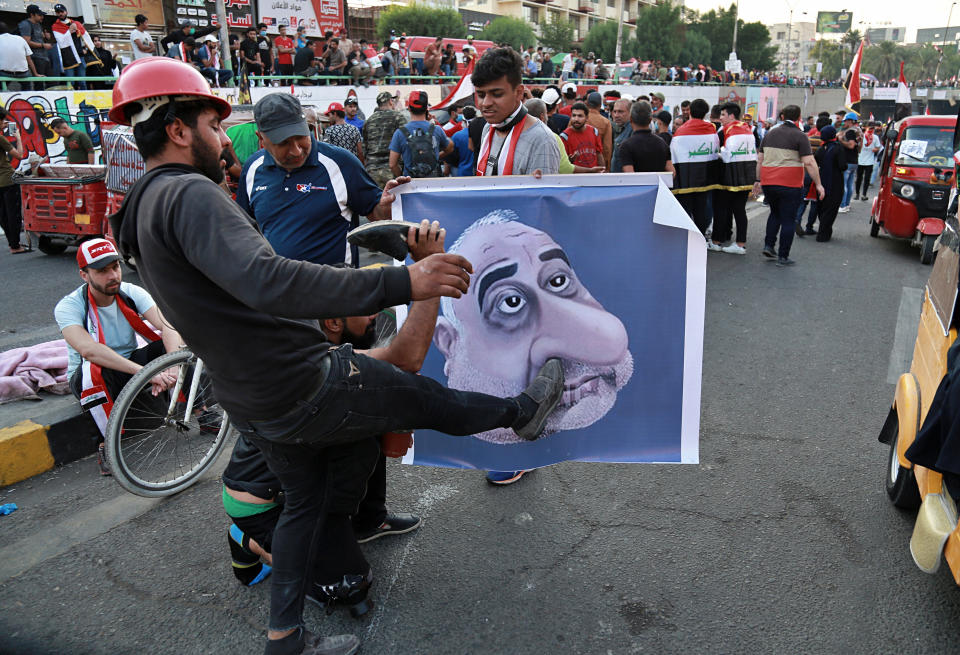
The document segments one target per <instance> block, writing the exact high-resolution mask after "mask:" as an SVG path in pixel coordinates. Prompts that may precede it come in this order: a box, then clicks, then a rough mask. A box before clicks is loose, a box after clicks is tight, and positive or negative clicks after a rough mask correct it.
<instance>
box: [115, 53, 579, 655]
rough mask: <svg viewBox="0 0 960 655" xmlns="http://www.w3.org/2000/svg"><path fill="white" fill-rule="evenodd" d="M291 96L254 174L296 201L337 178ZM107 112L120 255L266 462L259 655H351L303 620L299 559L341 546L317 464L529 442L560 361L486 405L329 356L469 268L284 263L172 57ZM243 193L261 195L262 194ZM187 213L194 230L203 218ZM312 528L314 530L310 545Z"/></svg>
mask: <svg viewBox="0 0 960 655" xmlns="http://www.w3.org/2000/svg"><path fill="white" fill-rule="evenodd" d="M273 97H275V96H269V95H268V96H266V98H273ZM287 97H289V98H290V99H291V100H292V101H293V102H294V103H295V104H285V102H286V101H281V102H277V101H275V100H271V101H268V102H267V103H266V104H265V105H261V104H259V103H258V108H255V111H254V118H255V120H256V122H257V125H258V128H259V130H260V131H261V137H262V138H263V140H264V143H265V145H267V146H268V147H275V149H274V152H275V153H276V157H275V158H274V155H270V157H271V159H270V160H267V159H264V160H263V161H261V162H260V164H259V166H258V168H263V167H265V166H267V163H265V162H268V161H274V162H276V163H277V164H280V165H283V166H285V167H289V169H290V170H289V175H290V177H289V181H288V182H287V184H289V188H290V189H292V190H294V192H298V191H296V190H295V184H296V182H297V180H296V179H294V178H296V177H298V176H299V175H300V174H302V173H304V171H303V170H302V169H304V168H307V167H309V168H316V167H320V168H324V169H327V170H335V168H334V165H337V159H335V157H339V156H338V153H336V152H333V153H331V152H329V151H328V150H326V148H329V146H323V144H317V142H316V141H315V140H313V139H311V138H310V135H309V132H308V130H307V126H306V122H305V121H304V118H303V111H302V108H301V107H300V105H299V102H298V101H296V99H295V98H293V96H287ZM113 100H114V102H113V107H112V108H111V110H110V119H111V120H112V121H115V122H117V123H120V124H122V125H132V126H133V132H134V137H135V138H136V142H137V148H138V149H139V151H140V154H141V155H142V156H143V159H144V162H145V164H146V172H145V173H144V175H143V176H142V177H141V178H140V179H139V180H137V182H136V183H135V184H134V185H133V186H132V187H131V188H130V190H129V191H128V193H127V194H126V196H125V197H124V202H123V205H122V206H121V208H120V210H119V211H118V212H117V213H116V214H114V215H113V216H112V217H111V224H112V227H113V231H114V234H115V235H116V236H117V240H118V242H119V244H120V248H121V251H122V253H123V254H124V256H125V257H134V258H136V261H137V264H138V270H139V272H140V275H141V279H143V280H144V282H145V284H146V286H147V288H148V289H150V291H151V293H152V295H153V297H154V298H156V300H157V303H158V305H159V306H160V307H161V308H162V309H163V311H164V314H165V315H166V317H167V318H168V320H170V321H171V323H173V324H174V325H176V326H177V328H178V330H179V331H180V332H181V333H182V334H183V335H184V337H185V339H186V340H187V341H188V342H189V343H190V346H191V348H192V349H193V351H194V352H195V353H196V354H197V355H198V356H199V357H201V358H202V359H203V360H204V362H205V363H207V364H208V368H207V370H208V372H209V373H210V377H211V379H212V381H213V388H214V391H215V393H216V396H217V399H218V401H219V402H220V405H221V406H222V407H223V409H224V410H225V411H226V412H227V413H228V414H229V415H230V420H231V423H232V424H233V425H234V426H235V427H236V429H237V430H238V431H239V432H240V433H241V434H243V435H244V436H245V437H246V438H247V439H249V440H250V441H251V442H253V443H254V444H255V445H256V446H257V447H258V448H259V449H260V451H261V452H262V453H263V455H264V457H265V458H266V460H267V465H268V467H269V469H270V470H271V471H272V472H273V473H274V474H275V475H276V476H277V477H278V478H279V479H280V482H281V485H282V488H283V492H284V496H285V502H284V506H283V510H282V512H281V515H280V518H279V520H278V522H277V528H276V530H275V531H274V534H273V544H272V554H273V579H272V584H271V586H270V619H269V623H268V630H267V645H266V648H265V650H264V652H265V653H266V655H287V654H291V653H306V654H307V655H352V654H353V653H355V652H356V651H357V649H358V648H359V639H357V638H356V637H355V636H353V635H338V636H336V637H328V638H326V639H323V640H321V639H319V638H318V637H317V636H316V635H314V634H312V633H310V632H309V631H307V630H306V629H305V627H304V622H303V600H304V593H305V591H306V589H307V586H306V580H305V571H306V569H307V565H308V563H309V557H310V553H311V552H318V549H319V548H320V547H321V543H320V538H321V537H325V536H329V535H339V538H340V539H341V540H342V541H341V542H340V543H338V544H336V545H331V548H336V549H339V550H340V551H341V552H349V550H350V548H351V544H350V539H351V537H352V535H353V533H352V530H350V527H349V523H348V521H349V515H348V514H344V513H342V512H336V513H334V512H332V511H331V507H332V506H333V505H335V504H338V503H342V502H343V499H342V498H340V497H339V496H338V492H337V489H336V488H329V483H330V480H329V479H328V478H327V476H324V475H322V472H323V471H324V470H326V469H327V467H328V461H330V460H331V459H336V458H338V457H341V456H342V455H341V453H340V446H343V445H344V444H352V443H361V442H362V443H369V441H370V436H371V435H375V434H383V433H385V432H390V431H394V430H402V429H413V430H416V429H431V430H438V431H440V432H444V433H447V434H459V435H468V434H477V433H479V432H485V431H488V430H492V429H495V428H498V427H512V429H514V430H515V431H516V432H517V434H518V435H519V436H522V437H524V438H525V439H528V440H531V441H532V440H535V439H537V438H538V437H539V436H540V434H541V433H542V432H543V428H544V425H545V423H546V420H547V417H548V416H549V415H550V413H551V412H552V411H553V410H554V408H555V407H556V405H557V403H558V402H559V401H560V398H561V396H562V393H563V370H562V367H561V365H560V362H559V361H557V360H555V359H552V360H549V361H548V362H547V363H546V364H545V365H544V367H543V369H542V370H541V371H540V373H539V374H538V375H537V377H536V378H535V380H534V382H533V383H532V384H531V385H530V386H529V387H528V388H526V389H525V390H524V391H523V392H521V394H520V395H519V396H515V397H511V398H496V397H493V396H489V395H486V394H479V393H471V392H464V391H456V390H452V389H448V388H446V387H444V386H442V385H441V384H439V383H438V382H436V381H435V380H431V379H430V378H427V377H426V376H419V375H415V374H413V373H410V372H406V371H402V370H400V369H399V368H397V367H395V366H392V365H390V364H387V363H385V362H381V361H378V360H376V359H373V358H371V357H367V356H364V355H358V354H356V353H354V352H353V349H352V347H351V346H349V345H342V346H339V347H334V346H333V345H332V344H331V343H330V342H329V340H328V339H327V337H326V335H325V334H324V333H323V331H322V330H321V328H320V325H319V320H322V319H326V318H335V317H339V316H357V315H363V314H372V313H374V312H377V311H379V310H381V309H384V308H385V307H392V306H394V305H398V304H405V303H407V302H409V301H412V300H430V299H431V298H437V297H441V296H443V295H451V296H456V297H460V296H462V295H463V294H464V293H466V291H467V289H468V288H469V282H470V273H471V272H472V266H471V264H470V262H469V261H467V260H466V259H465V258H464V257H462V256H460V255H453V254H448V253H434V254H432V255H429V256H428V257H426V258H424V259H422V260H420V261H418V262H414V263H412V264H410V265H409V266H385V267H380V268H376V269H370V270H352V269H343V268H334V267H331V266H321V265H317V264H314V263H311V262H305V261H294V260H292V259H288V258H285V257H282V256H279V255H278V254H277V253H276V251H275V250H274V248H273V247H271V245H270V244H269V243H268V242H267V241H266V240H265V239H264V237H263V235H262V234H261V233H260V231H259V230H258V226H257V225H256V223H255V222H254V221H253V220H252V219H251V218H250V216H249V215H248V214H247V213H246V212H244V211H243V210H242V209H240V208H239V207H238V206H237V205H236V204H235V203H234V202H233V201H232V200H230V198H229V197H227V196H226V194H224V193H222V192H221V191H220V189H219V187H217V182H219V181H220V180H222V179H223V171H222V169H221V166H220V162H219V154H220V151H221V150H222V149H223V148H224V147H225V146H226V144H227V142H228V139H227V136H226V134H224V132H223V129H222V127H221V122H222V121H223V120H224V119H225V118H227V117H228V116H229V115H230V110H231V108H230V104H229V103H228V102H227V101H225V100H223V99H222V98H219V97H217V96H215V95H213V94H212V93H211V91H210V87H209V85H208V84H207V82H206V80H204V78H203V76H202V75H200V73H198V72H195V71H194V70H193V69H192V68H190V67H189V66H186V65H184V64H182V63H180V62H176V61H173V60H171V59H167V58H163V59H160V58H157V59H146V60H143V61H138V62H135V63H133V64H131V65H130V66H129V67H128V68H127V69H126V70H125V71H124V74H123V75H122V76H121V77H120V79H119V80H118V81H117V85H116V86H115V87H114V96H113ZM260 102H261V103H263V102H264V99H261V101H260ZM265 110H266V111H265ZM266 154H270V153H269V151H268V152H267V153H266ZM345 156H346V157H352V156H351V155H349V154H347V155H345ZM314 157H316V159H314ZM254 159H257V158H254ZM308 159H309V161H308ZM339 161H340V162H344V161H347V160H345V159H344V158H343V157H339ZM354 161H355V159H354ZM328 166H330V168H329V169H328V168H327V167H328ZM340 170H341V174H342V172H343V168H342V167H341V168H340ZM275 174H276V175H278V176H282V177H286V176H285V175H283V174H281V173H275ZM361 174H363V173H362V171H361ZM408 181H409V178H403V179H400V180H392V181H391V182H390V183H389V184H387V186H386V188H385V189H384V190H383V193H382V194H381V196H380V200H379V202H378V203H377V204H376V205H375V206H374V207H373V208H372V211H371V212H369V213H368V215H369V216H370V217H371V218H372V219H375V220H386V219H389V218H390V217H391V215H392V209H391V206H392V203H393V201H394V199H395V197H394V195H393V193H392V191H393V189H394V188H395V187H396V186H397V185H398V184H400V183H405V182H408ZM249 182H250V184H251V185H252V186H253V190H252V192H253V193H254V194H255V193H257V190H256V189H257V184H256V180H254V179H252V178H250V180H249ZM351 183H352V181H351V180H349V179H346V178H344V179H336V178H335V179H333V180H331V181H330V182H329V184H336V185H337V188H338V206H342V209H343V211H344V212H346V211H347V209H348V208H349V206H348V205H347V202H348V191H347V189H348V188H349V186H350V185H351ZM245 184H247V179H246V178H245V179H243V180H241V185H245ZM304 184H307V183H306V182H305V183H304ZM344 187H347V188H344ZM242 189H243V186H241V190H242ZM317 190H320V189H317ZM313 191H314V189H313V188H307V187H304V188H303V190H302V191H299V192H300V193H305V194H307V193H312V192H313ZM248 197H249V194H248ZM280 200H281V201H282V200H284V198H283V197H281V198H280ZM252 204H253V205H256V199H255V197H254V198H253V202H252ZM198 207H202V208H203V214H204V217H203V218H204V220H197V208H198ZM425 241H426V236H424V235H423V234H422V232H421V231H418V230H415V229H412V230H408V231H407V245H408V247H410V248H416V247H417V245H418V243H421V242H425ZM341 243H342V241H341ZM211 253H215V256H211ZM185 290H188V291H189V292H187V291H185ZM321 520H322V521H324V524H325V528H324V529H323V530H317V526H318V523H319V522H320V521H321ZM333 522H336V524H334V523H333ZM354 542H355V540H354ZM354 545H355V544H354ZM188 650H189V649H188Z"/></svg>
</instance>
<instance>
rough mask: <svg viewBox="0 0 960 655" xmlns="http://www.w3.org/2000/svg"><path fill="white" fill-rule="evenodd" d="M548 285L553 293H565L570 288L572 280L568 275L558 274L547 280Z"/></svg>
mask: <svg viewBox="0 0 960 655" xmlns="http://www.w3.org/2000/svg"><path fill="white" fill-rule="evenodd" d="M547 284H549V285H550V290H551V291H563V290H564V289H566V288H567V287H568V286H570V278H569V277H568V276H567V274H566V273H557V274H556V275H554V276H553V277H552V278H550V279H549V280H547Z"/></svg>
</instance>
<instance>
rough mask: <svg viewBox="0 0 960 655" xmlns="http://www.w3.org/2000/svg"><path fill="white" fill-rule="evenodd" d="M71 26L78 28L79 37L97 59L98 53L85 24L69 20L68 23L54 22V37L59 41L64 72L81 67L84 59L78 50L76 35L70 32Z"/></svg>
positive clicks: (58, 45)
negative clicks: (74, 37)
mask: <svg viewBox="0 0 960 655" xmlns="http://www.w3.org/2000/svg"><path fill="white" fill-rule="evenodd" d="M71 25H76V26H77V34H76V35H77V37H78V38H79V39H80V40H81V41H83V45H85V46H86V47H87V50H88V51H90V53H91V54H93V55H94V57H96V52H97V51H96V48H94V45H93V39H91V38H90V33H89V32H87V30H86V28H85V27H84V26H83V23H81V22H80V21H76V20H71V19H69V18H68V19H67V20H66V21H62V20H55V21H53V26H52V27H51V29H52V30H53V37H54V38H55V39H56V41H57V47H58V48H60V57H61V59H62V60H63V69H64V70H70V69H72V68H76V67H77V66H79V65H80V62H81V61H83V57H82V56H81V54H80V52H79V51H78V50H77V45H76V42H75V41H74V39H73V36H74V35H73V33H72V32H71V31H70V26H71ZM97 61H99V59H97Z"/></svg>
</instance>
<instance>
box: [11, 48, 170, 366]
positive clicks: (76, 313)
mask: <svg viewBox="0 0 960 655" xmlns="http://www.w3.org/2000/svg"><path fill="white" fill-rule="evenodd" d="M4 36H5V35H4ZM17 38H18V39H20V40H21V41H23V39H22V38H20V37H17ZM23 42H24V43H26V41H23ZM27 47H30V46H27ZM83 289H84V286H80V287H78V288H76V289H74V290H73V291H71V292H70V293H69V294H67V295H66V296H64V297H63V298H62V299H61V300H60V302H58V303H57V306H56V307H55V308H54V309H53V317H54V318H55V319H56V320H57V325H58V326H59V327H60V330H61V331H63V328H65V327H68V326H70V325H79V326H81V327H83V328H84V329H86V327H87V317H86V316H84V313H83V308H84V305H85V304H86V303H85V302H84V298H83ZM120 291H121V293H123V294H124V295H126V296H127V297H129V298H130V299H131V300H132V301H133V304H134V305H136V306H137V311H138V312H139V313H140V315H141V316H142V315H143V314H144V312H146V311H147V310H149V309H150V308H151V307H153V306H154V305H156V303H155V302H153V298H152V297H151V296H150V294H149V293H148V292H147V291H146V289H142V288H140V287H138V286H136V285H135V284H128V283H126V282H121V283H120ZM97 313H98V314H99V315H100V326H101V328H102V329H103V342H104V343H105V344H106V345H107V346H109V347H110V348H112V349H113V350H114V351H116V352H117V353H118V354H119V355H120V356H121V357H129V356H130V353H132V352H133V351H134V350H136V349H137V348H139V347H140V345H139V343H138V342H137V333H136V332H134V330H133V328H132V327H130V324H129V323H128V322H127V319H126V318H125V317H124V316H123V314H122V313H121V312H120V310H119V308H118V307H117V303H116V302H113V303H110V305H109V306H107V307H97ZM67 355H68V361H67V377H68V378H69V377H70V376H71V375H73V371H74V370H75V369H76V368H77V367H78V366H80V353H78V352H77V351H76V350H74V349H73V348H71V347H70V344H67Z"/></svg>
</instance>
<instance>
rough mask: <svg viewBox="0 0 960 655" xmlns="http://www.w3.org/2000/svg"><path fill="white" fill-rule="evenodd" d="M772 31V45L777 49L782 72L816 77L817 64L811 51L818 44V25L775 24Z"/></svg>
mask: <svg viewBox="0 0 960 655" xmlns="http://www.w3.org/2000/svg"><path fill="white" fill-rule="evenodd" d="M767 29H768V30H769V31H770V45H772V46H775V47H776V48H777V61H778V62H780V66H781V70H782V71H783V72H785V73H787V74H789V75H799V76H804V75H808V74H809V75H814V76H815V75H816V62H815V61H814V60H812V59H811V58H810V50H812V49H813V47H814V46H815V45H816V43H817V24H816V23H814V22H795V23H774V24H773V25H770V26H768V28H767Z"/></svg>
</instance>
